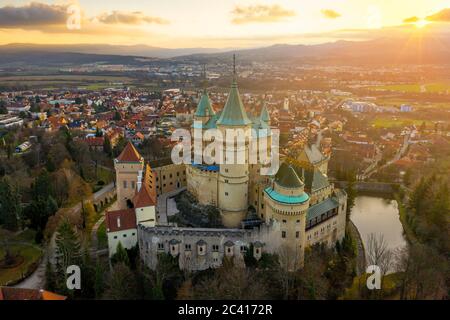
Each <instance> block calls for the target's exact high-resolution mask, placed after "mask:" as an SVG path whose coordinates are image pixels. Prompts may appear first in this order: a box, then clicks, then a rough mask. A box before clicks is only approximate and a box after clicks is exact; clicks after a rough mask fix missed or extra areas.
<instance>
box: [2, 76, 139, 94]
mask: <svg viewBox="0 0 450 320" xmlns="http://www.w3.org/2000/svg"><path fill="white" fill-rule="evenodd" d="M133 81H134V79H132V78H130V77H123V76H86V75H39V76H25V75H20V76H6V77H0V86H5V87H8V86H16V85H19V84H20V85H26V86H29V87H30V88H44V89H55V88H59V87H69V86H71V87H80V88H85V89H88V90H100V89H104V88H109V87H118V86H120V87H122V86H123V85H128V84H131V83H133Z"/></svg>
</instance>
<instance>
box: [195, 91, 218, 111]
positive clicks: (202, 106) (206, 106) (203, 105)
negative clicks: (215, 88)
mask: <svg viewBox="0 0 450 320" xmlns="http://www.w3.org/2000/svg"><path fill="white" fill-rule="evenodd" d="M214 114H215V112H214V110H213V108H212V106H211V101H210V100H209V97H208V93H207V92H206V89H205V90H203V93H202V96H201V98H200V101H199V103H198V105H197V110H196V111H195V116H196V117H212V116H213V115H214Z"/></svg>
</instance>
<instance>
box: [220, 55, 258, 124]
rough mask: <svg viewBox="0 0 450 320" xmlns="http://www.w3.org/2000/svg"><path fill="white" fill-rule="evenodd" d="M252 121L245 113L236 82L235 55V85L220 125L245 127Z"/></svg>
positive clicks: (229, 95)
mask: <svg viewBox="0 0 450 320" xmlns="http://www.w3.org/2000/svg"><path fill="white" fill-rule="evenodd" d="M251 123H252V122H251V120H250V119H249V118H248V116H247V112H245V108H244V104H243V103H242V100H241V97H240V96H239V90H238V85H237V81H236V55H234V54H233V83H232V84H231V90H230V93H229V94H228V98H227V102H226V103H225V106H224V107H223V110H222V113H221V115H220V118H219V120H217V124H218V125H228V126H245V125H249V124H251Z"/></svg>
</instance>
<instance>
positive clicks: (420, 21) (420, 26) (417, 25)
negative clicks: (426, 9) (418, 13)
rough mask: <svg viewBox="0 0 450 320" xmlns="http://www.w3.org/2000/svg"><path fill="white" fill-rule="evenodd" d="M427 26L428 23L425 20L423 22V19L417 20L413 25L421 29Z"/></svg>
mask: <svg viewBox="0 0 450 320" xmlns="http://www.w3.org/2000/svg"><path fill="white" fill-rule="evenodd" d="M427 24H429V22H428V21H427V20H424V19H421V20H419V21H417V22H416V23H415V25H416V27H417V28H423V27H425V26H426V25H427Z"/></svg>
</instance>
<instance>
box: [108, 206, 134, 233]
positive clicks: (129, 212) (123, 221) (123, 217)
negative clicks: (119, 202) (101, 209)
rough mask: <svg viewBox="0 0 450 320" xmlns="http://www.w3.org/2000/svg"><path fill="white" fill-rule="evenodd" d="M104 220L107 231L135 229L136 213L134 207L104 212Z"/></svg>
mask: <svg viewBox="0 0 450 320" xmlns="http://www.w3.org/2000/svg"><path fill="white" fill-rule="evenodd" d="M105 220H106V230H107V231H108V232H116V231H122V230H129V229H136V213H135V212H134V209H124V210H116V211H109V212H106V218H105Z"/></svg>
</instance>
